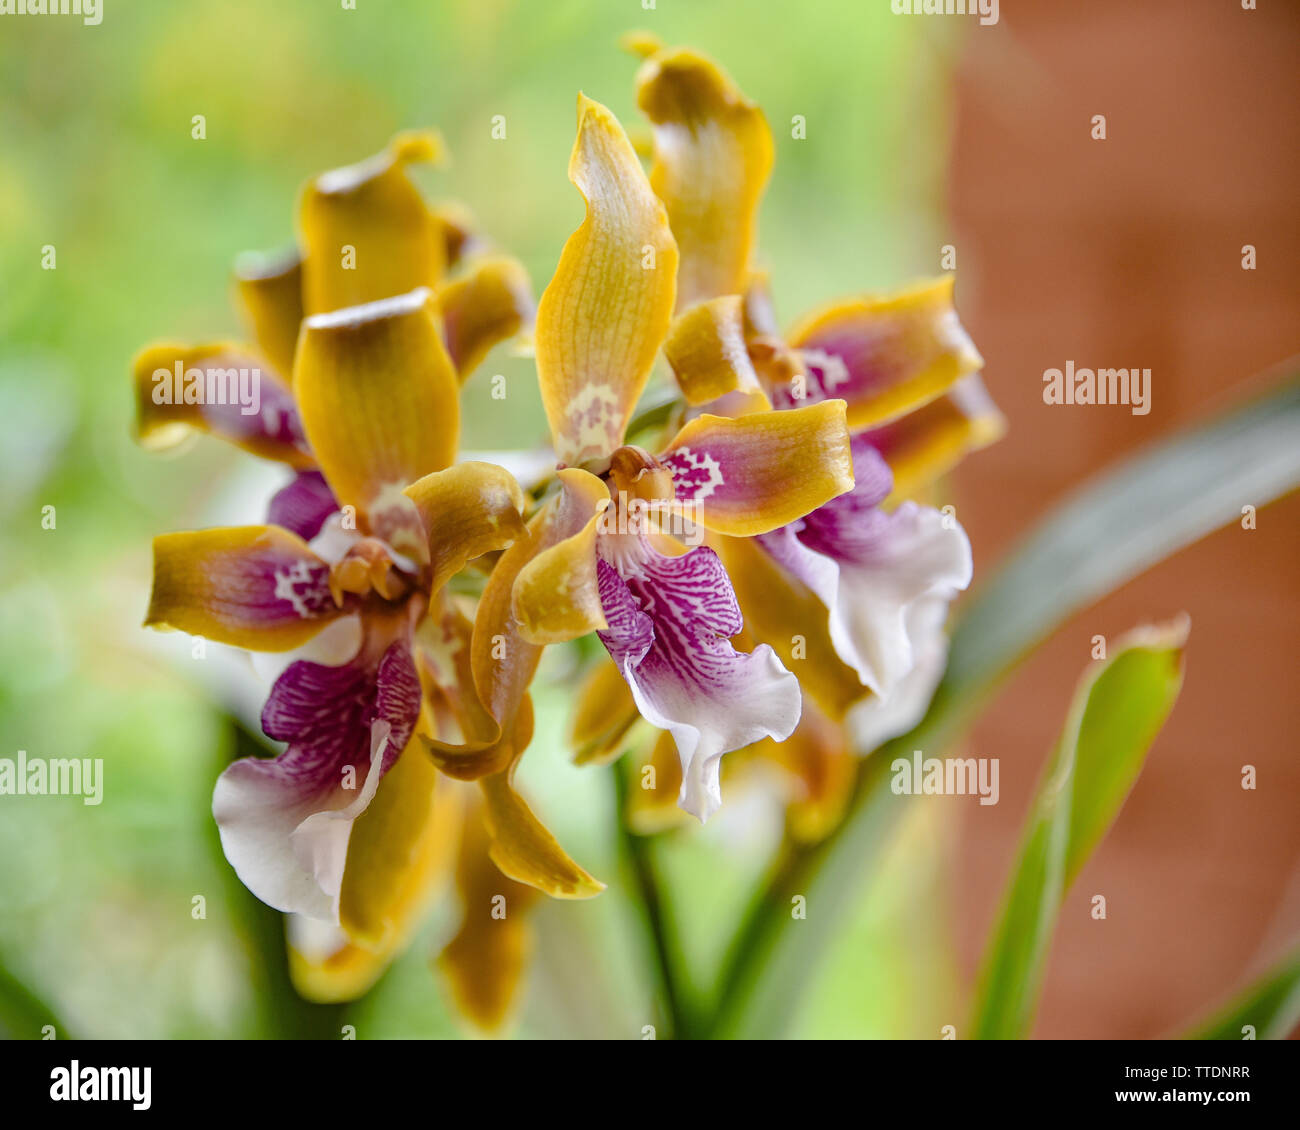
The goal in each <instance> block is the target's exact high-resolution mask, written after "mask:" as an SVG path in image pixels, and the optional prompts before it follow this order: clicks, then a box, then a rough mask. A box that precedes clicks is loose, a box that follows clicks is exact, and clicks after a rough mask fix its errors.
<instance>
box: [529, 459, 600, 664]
mask: <svg viewBox="0 0 1300 1130" xmlns="http://www.w3.org/2000/svg"><path fill="white" fill-rule="evenodd" d="M560 480H561V483H562V488H561V489H562V491H563V495H564V498H563V500H562V501H561V502H560V503H558V504H557V505H559V506H562V507H564V508H565V509H566V510H567V511H568V515H567V517H566V518H565V523H566V525H567V524H569V523H572V524H574V525H576V524H577V523H578V522H579V521H581V520H582V519H583V518H584V517H585V518H586V521H585V522H584V523H583V525H582V526H581V528H580V529H579V530H578V532H577V533H575V534H572V535H570V536H569V537H567V538H565V539H564V540H563V541H560V542H557V543H556V544H554V545H552V546H550V547H548V548H547V549H544V550H542V551H541V552H540V553H538V554H537V556H536V557H534V558H533V559H532V560H531V561H529V562H528V564H527V565H525V566H524V567H523V568H522V569H521V570H520V571H519V576H518V577H517V578H516V579H515V583H514V586H513V588H512V590H511V608H512V610H513V612H514V618H515V620H516V621H517V623H518V625H519V634H520V636H521V637H522V638H523V639H524V640H525V641H527V642H528V643H532V644H549V643H563V642H564V641H565V640H572V639H577V638H578V637H579V636H585V635H586V634H587V633H588V632H594V631H603V630H604V629H605V627H606V626H607V625H606V623H605V613H604V610H603V609H602V608H601V603H600V593H599V591H598V586H597V583H596V538H597V536H598V534H599V532H600V524H601V518H602V515H603V514H604V513H605V510H606V509H607V508H608V507H609V506H610V497H609V489H608V488H607V487H606V486H605V485H604V483H601V481H600V480H599V479H597V478H596V477H595V476H594V475H590V474H588V473H587V472H585V471H581V470H579V469H578V468H568V469H566V470H564V471H561V472H560ZM597 484H599V485H597Z"/></svg>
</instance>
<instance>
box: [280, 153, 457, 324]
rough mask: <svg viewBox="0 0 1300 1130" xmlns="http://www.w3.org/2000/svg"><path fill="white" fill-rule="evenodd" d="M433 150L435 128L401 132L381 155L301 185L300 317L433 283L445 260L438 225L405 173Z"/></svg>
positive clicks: (435, 156) (431, 158) (433, 156)
mask: <svg viewBox="0 0 1300 1130" xmlns="http://www.w3.org/2000/svg"><path fill="white" fill-rule="evenodd" d="M441 151H442V142H441V139H440V138H439V137H438V135H437V134H436V133H433V132H431V131H413V132H409V133H401V134H398V135H397V136H396V137H395V138H393V140H392V141H391V142H390V143H389V145H388V148H387V149H385V150H384V151H383V152H382V153H379V154H377V155H376V156H374V157H371V158H369V159H368V160H365V161H362V162H360V163H359V164H356V165H349V166H347V167H346V168H341V169H332V170H330V171H329V172H327V173H322V174H321V175H320V176H318V177H316V178H315V179H314V180H312V181H311V182H310V183H308V185H307V187H306V188H305V189H304V190H303V196H302V205H301V212H300V223H301V227H302V243H303V247H304V249H305V255H304V262H303V300H304V303H305V305H306V310H307V313H308V314H318V313H321V312H323V311H327V310H337V309H339V308H340V307H344V306H359V305H362V304H363V303H366V302H375V301H377V300H379V299H381V298H391V297H392V296H394V295H397V294H405V293H406V292H407V291H410V290H414V289H415V288H416V287H422V286H427V287H432V286H434V285H436V284H437V282H438V280H439V279H440V278H441V277H442V273H443V270H444V265H445V260H446V243H445V237H444V231H443V227H442V224H440V223H439V222H438V220H437V218H436V217H435V216H434V214H433V213H432V211H431V210H430V209H429V206H428V205H427V204H426V203H425V201H424V197H423V196H422V195H421V194H420V190H419V189H418V188H416V186H415V185H414V184H413V183H412V181H411V179H410V177H409V176H408V175H407V172H406V170H407V166H408V165H411V164H414V163H417V162H428V161H434V160H437V159H438V157H439V156H440V154H441Z"/></svg>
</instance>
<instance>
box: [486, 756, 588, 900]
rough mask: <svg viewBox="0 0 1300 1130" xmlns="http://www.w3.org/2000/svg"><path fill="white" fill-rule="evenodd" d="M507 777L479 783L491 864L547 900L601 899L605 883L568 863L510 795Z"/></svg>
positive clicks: (521, 800) (509, 772)
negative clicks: (597, 896)
mask: <svg viewBox="0 0 1300 1130" xmlns="http://www.w3.org/2000/svg"><path fill="white" fill-rule="evenodd" d="M512 775H513V770H507V771H506V772H504V773H495V774H493V775H492V776H490V777H484V778H482V779H481V780H480V781H479V787H480V788H481V789H482V791H483V800H484V808H483V818H484V821H485V822H486V824H487V829H488V834H489V835H490V836H491V837H492V848H491V851H490V855H491V857H492V862H493V863H495V864H496V865H497V866H498V867H499V868H500V869H501V871H502V873H503V874H505V875H508V876H509V877H510V878H511V879H514V880H515V881H516V882H520V883H527V884H528V885H529V886H530V887H536V888H537V889H538V890H539V891H542V892H543V893H544V894H548V895H550V896H551V897H552V898H561V899H588V898H593V897H594V896H596V895H598V894H600V892H601V891H603V890H604V889H605V884H604V883H602V882H600V881H599V880H598V879H593V878H592V877H591V876H590V875H588V874H587V872H586V871H584V870H583V869H582V868H581V867H579V866H578V865H577V864H576V863H574V861H573V860H572V859H570V858H569V856H568V855H567V854H566V853H565V851H564V849H563V848H562V847H560V844H559V841H558V840H556V838H555V837H554V836H553V835H551V833H550V832H549V831H547V830H546V828H545V827H544V826H543V824H542V822H541V821H540V820H538V819H537V817H536V816H534V815H533V810H532V809H531V808H529V807H528V803H527V802H526V801H525V800H524V798H523V797H521V796H520V795H519V794H518V793H517V792H515V789H514V786H513V785H512V784H511V782H510V778H511V776H512Z"/></svg>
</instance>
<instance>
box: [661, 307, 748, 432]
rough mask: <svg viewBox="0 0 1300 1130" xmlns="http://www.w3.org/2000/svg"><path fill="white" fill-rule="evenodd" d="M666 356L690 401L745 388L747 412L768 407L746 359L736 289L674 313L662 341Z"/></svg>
mask: <svg viewBox="0 0 1300 1130" xmlns="http://www.w3.org/2000/svg"><path fill="white" fill-rule="evenodd" d="M664 356H665V357H667V358H668V364H669V365H671V366H672V369H673V375H674V376H676V378H677V384H678V386H679V387H680V388H681V390H682V395H683V396H685V397H686V400H687V403H689V404H707V403H708V402H709V401H711V400H716V399H717V398H718V397H720V396H726V395H727V394H729V393H744V394H746V396H747V397H748V405H749V407H748V411H751V412H761V411H763V410H764V409H767V408H771V407H772V404H771V402H770V401H769V400H768V398H767V394H766V393H765V392H764V391H763V389H762V387H761V386H760V384H759V382H758V374H757V373H755V371H754V365H753V362H751V361H750V359H749V348H748V345H747V343H746V341H745V311H744V299H742V298H741V296H740V295H738V294H728V295H724V296H723V297H721V298H713V299H710V300H709V301H707V302H700V303H697V304H696V305H694V306H692V307H690V308H689V309H688V310H686V311H685V312H684V313H682V314H680V315H678V317H677V319H676V320H675V321H674V322H673V324H672V328H671V329H669V331H668V337H667V340H665V341H664ZM736 414H737V415H741V414H743V413H742V412H737V413H736Z"/></svg>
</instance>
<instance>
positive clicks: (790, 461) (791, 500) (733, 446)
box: [659, 400, 853, 537]
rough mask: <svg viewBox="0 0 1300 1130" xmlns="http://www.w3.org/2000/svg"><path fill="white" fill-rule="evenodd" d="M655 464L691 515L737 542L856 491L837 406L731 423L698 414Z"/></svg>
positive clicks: (840, 404)
mask: <svg viewBox="0 0 1300 1130" xmlns="http://www.w3.org/2000/svg"><path fill="white" fill-rule="evenodd" d="M659 459H660V461H661V462H663V463H664V464H666V465H667V466H668V468H669V469H670V470H671V471H672V473H673V479H674V483H675V485H676V490H677V500H678V502H679V503H681V504H682V505H683V506H684V507H686V508H687V510H688V513H689V512H690V511H694V514H693V516H694V517H695V519H696V520H698V521H699V522H700V523H701V524H703V525H704V526H705V527H707V528H708V529H711V530H715V531H717V532H718V533H724V534H731V535H734V536H741V537H746V536H751V535H753V534H761V533H767V532H768V531H770V530H774V529H776V528H777V527H778V526H784V525H786V524H787V523H789V522H793V521H794V520H795V519H796V518H802V517H803V516H804V515H805V514H807V513H809V512H810V511H813V510H816V509H817V507H819V506H821V505H822V504H823V503H825V502H829V501H830V500H831V499H832V498H834V497H836V496H837V495H840V494H843V493H844V492H845V491H848V490H852V489H853V459H852V456H851V454H850V451H849V433H848V429H847V427H846V425H845V422H844V402H843V401H840V400H827V401H823V402H822V403H820V404H812V405H808V406H806V407H804V408H793V409H790V410H788V411H783V412H761V413H755V414H754V415H749V416H741V417H740V418H738V419H734V420H733V419H727V418H724V417H721V416H707V415H706V416H697V417H696V418H695V419H694V420H691V421H689V422H688V423H687V424H686V425H685V427H683V428H682V430H681V431H679V432H678V433H677V435H676V437H675V438H674V439H673V441H672V443H670V444H669V445H668V447H667V448H666V449H665V451H664V452H663V453H662V454H661V455H660V456H659Z"/></svg>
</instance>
